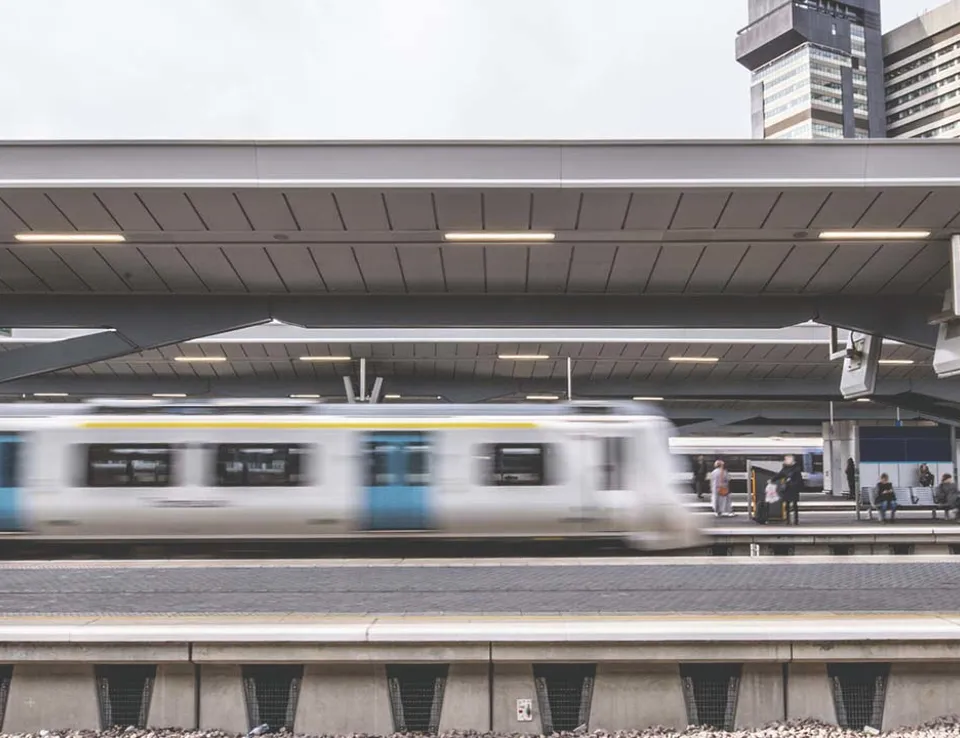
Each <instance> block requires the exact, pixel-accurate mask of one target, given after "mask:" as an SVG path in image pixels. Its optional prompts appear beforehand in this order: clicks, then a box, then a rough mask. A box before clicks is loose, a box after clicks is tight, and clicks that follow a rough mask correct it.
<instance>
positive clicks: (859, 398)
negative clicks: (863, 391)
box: [857, 397, 870, 402]
mask: <svg viewBox="0 0 960 738" xmlns="http://www.w3.org/2000/svg"><path fill="white" fill-rule="evenodd" d="M857 402H870V400H869V399H868V398H866V397H858V398H857Z"/></svg>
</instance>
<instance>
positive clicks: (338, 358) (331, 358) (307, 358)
mask: <svg viewBox="0 0 960 738" xmlns="http://www.w3.org/2000/svg"><path fill="white" fill-rule="evenodd" d="M300 361H351V357H349V356H301V357H300Z"/></svg>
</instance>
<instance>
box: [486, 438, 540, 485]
mask: <svg viewBox="0 0 960 738" xmlns="http://www.w3.org/2000/svg"><path fill="white" fill-rule="evenodd" d="M548 449H549V447H548V446H547V445H545V444H542V443H498V444H495V445H491V446H488V447H487V449H486V453H485V454H484V458H485V460H486V463H487V470H488V471H487V473H486V482H487V484H488V485H492V486H494V487H545V486H547V485H549V484H550V479H549V477H548V467H549V465H550V462H549V459H548V456H549V454H548Z"/></svg>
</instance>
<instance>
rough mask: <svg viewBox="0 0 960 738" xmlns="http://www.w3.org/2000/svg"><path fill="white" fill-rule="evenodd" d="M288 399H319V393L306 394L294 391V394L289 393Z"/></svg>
mask: <svg viewBox="0 0 960 738" xmlns="http://www.w3.org/2000/svg"><path fill="white" fill-rule="evenodd" d="M290 399H292V400H319V399H320V395H314V394H309V393H307V394H303V393H296V394H292V395H290Z"/></svg>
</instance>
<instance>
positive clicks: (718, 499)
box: [710, 459, 735, 518]
mask: <svg viewBox="0 0 960 738" xmlns="http://www.w3.org/2000/svg"><path fill="white" fill-rule="evenodd" d="M710 501H711V502H712V503H713V512H714V514H715V515H716V516H717V517H718V518H732V517H733V516H734V515H735V513H734V512H733V500H731V499H730V477H729V476H728V475H727V469H726V466H725V465H724V463H723V462H722V461H720V459H717V460H716V461H715V462H714V464H713V471H712V472H710Z"/></svg>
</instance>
